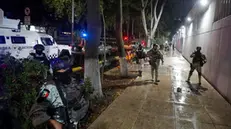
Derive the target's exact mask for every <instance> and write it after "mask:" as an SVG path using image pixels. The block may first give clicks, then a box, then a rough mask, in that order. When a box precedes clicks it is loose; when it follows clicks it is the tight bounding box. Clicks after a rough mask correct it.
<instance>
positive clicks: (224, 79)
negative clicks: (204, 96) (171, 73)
mask: <svg viewBox="0 0 231 129" xmlns="http://www.w3.org/2000/svg"><path fill="white" fill-rule="evenodd" d="M215 5H216V1H215V0H214V1H212V2H211V4H210V5H209V8H208V9H207V10H206V11H205V12H204V13H202V14H197V15H196V17H195V18H194V19H193V21H192V22H191V24H188V25H186V38H185V40H184V42H183V45H182V46H183V50H182V54H183V56H184V57H185V58H186V59H187V60H190V61H191V59H190V57H189V56H190V54H191V53H192V52H193V51H194V50H195V48H196V46H201V47H202V52H203V53H204V54H205V55H206V57H207V61H208V62H207V64H205V66H204V67H203V75H204V76H205V78H206V79H207V80H208V81H209V82H210V83H212V85H213V86H214V87H215V88H216V89H217V90H218V91H219V92H220V93H221V94H222V95H223V96H224V97H225V98H226V99H227V100H229V102H231V86H230V85H231V16H229V17H226V18H224V19H222V20H219V21H217V22H215V23H213V19H214V14H215V7H216V6H215ZM182 46H179V45H176V47H177V49H180V50H181V47H182Z"/></svg>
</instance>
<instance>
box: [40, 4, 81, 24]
mask: <svg viewBox="0 0 231 129" xmlns="http://www.w3.org/2000/svg"><path fill="white" fill-rule="evenodd" d="M43 3H44V5H46V6H47V7H48V8H47V10H54V12H55V16H56V17H57V18H63V17H65V16H67V17H68V19H69V20H71V13H72V11H71V10H72V0H43ZM74 3H75V10H74V11H75V17H78V16H79V15H80V13H81V12H82V11H83V9H84V8H85V7H84V3H85V1H83V0H74Z"/></svg>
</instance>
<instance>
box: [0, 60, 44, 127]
mask: <svg viewBox="0 0 231 129" xmlns="http://www.w3.org/2000/svg"><path fill="white" fill-rule="evenodd" d="M5 64H6V65H7V68H5V69H4V71H3V75H4V77H5V78H4V80H5V83H4V89H6V90H5V96H7V98H8V101H9V105H10V108H11V110H12V111H13V112H12V113H13V115H14V116H15V117H16V118H17V119H18V120H19V121H20V124H21V125H22V127H23V129H32V128H33V126H32V124H31V121H30V119H29V114H28V111H29V110H30V108H31V106H32V105H33V103H34V101H35V99H36V94H37V89H38V88H40V86H41V85H42V83H44V75H45V72H46V70H47V68H46V67H45V66H44V65H41V64H40V63H39V62H36V61H29V60H21V61H19V60H16V59H14V58H12V57H6V58H5Z"/></svg>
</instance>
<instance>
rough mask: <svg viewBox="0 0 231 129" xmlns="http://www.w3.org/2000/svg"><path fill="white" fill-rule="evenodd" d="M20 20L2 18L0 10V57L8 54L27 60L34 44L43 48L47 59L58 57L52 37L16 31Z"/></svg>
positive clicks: (26, 31)
mask: <svg viewBox="0 0 231 129" xmlns="http://www.w3.org/2000/svg"><path fill="white" fill-rule="evenodd" d="M19 23H20V20H14V19H8V18H5V17H4V13H3V11H2V10H1V9H0V55H6V54H10V55H11V56H13V57H15V58H17V59H20V58H27V57H28V56H29V54H30V53H31V52H34V50H33V47H34V46H35V45H36V44H42V45H44V46H45V51H44V52H45V54H46V55H47V57H48V58H49V59H50V58H55V57H57V56H58V46H57V44H56V42H55V41H54V39H53V37H52V36H50V35H47V34H43V33H38V32H35V31H29V30H23V29H18V28H19V27H18V26H19Z"/></svg>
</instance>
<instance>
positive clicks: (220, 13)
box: [214, 0, 231, 22]
mask: <svg viewBox="0 0 231 129" xmlns="http://www.w3.org/2000/svg"><path fill="white" fill-rule="evenodd" d="M229 15H231V0H216V12H215V18H214V22H216V21H218V20H220V19H223V18H225V17H227V16H229Z"/></svg>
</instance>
